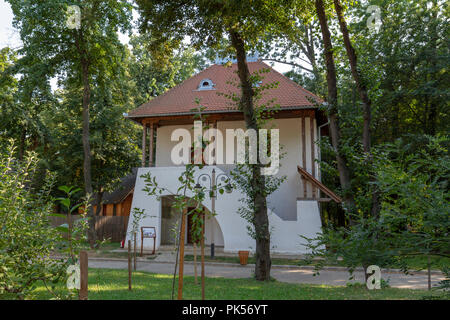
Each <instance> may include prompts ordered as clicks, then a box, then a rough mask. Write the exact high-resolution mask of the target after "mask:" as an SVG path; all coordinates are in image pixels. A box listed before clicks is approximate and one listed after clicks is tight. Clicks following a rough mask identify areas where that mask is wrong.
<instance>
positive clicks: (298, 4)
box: [137, 0, 307, 280]
mask: <svg viewBox="0 0 450 320" xmlns="http://www.w3.org/2000/svg"><path fill="white" fill-rule="evenodd" d="M137 3H138V7H139V12H140V14H141V20H140V28H141V30H142V31H143V32H146V31H149V32H150V33H151V34H152V35H153V36H154V38H155V42H154V47H156V48H158V46H159V45H160V44H161V43H165V42H167V41H169V40H170V41H182V40H183V39H184V37H185V36H189V37H190V40H191V42H192V43H193V45H194V46H195V47H197V48H201V47H203V48H204V47H212V48H218V47H220V46H221V45H222V48H223V43H224V42H223V41H222V40H223V38H224V36H228V41H226V43H227V45H226V46H225V48H224V50H223V51H222V55H223V56H226V55H229V54H233V55H234V56H236V58H237V65H238V77H239V81H240V87H241V97H240V104H239V110H241V111H242V112H243V114H244V119H245V124H246V127H247V128H251V129H258V123H257V120H256V118H255V114H254V111H253V109H254V108H253V107H254V106H253V97H254V92H253V88H252V77H251V75H250V73H249V70H248V66H247V60H246V53H247V51H248V50H249V48H252V49H255V48H256V47H258V46H260V47H261V45H262V40H263V39H264V38H265V37H266V36H267V35H268V34H271V35H277V36H293V35H292V33H293V32H292V30H293V29H292V28H291V26H292V24H293V20H292V19H291V18H292V17H293V16H294V15H293V14H294V13H295V12H299V11H301V10H302V9H304V8H305V7H307V5H306V3H307V2H306V1H305V2H303V1H288V0H287V1H283V2H282V3H280V2H279V1H252V2H251V3H248V2H236V1H215V2H205V1H191V2H189V3H186V2H185V1H137ZM260 169H261V165H259V164H257V165H254V166H253V167H252V182H251V183H252V187H253V189H254V191H256V190H264V189H265V178H264V176H263V175H261V173H260V172H261V171H260ZM255 194H256V192H255ZM254 210H255V212H254V215H255V219H254V227H255V232H257V233H259V234H260V235H261V236H260V237H258V238H257V240H256V266H255V274H256V279H257V280H269V279H270V266H271V260H270V235H269V229H268V228H269V221H268V217H267V202H266V199H265V197H264V196H262V195H257V196H256V197H255V201H254Z"/></svg>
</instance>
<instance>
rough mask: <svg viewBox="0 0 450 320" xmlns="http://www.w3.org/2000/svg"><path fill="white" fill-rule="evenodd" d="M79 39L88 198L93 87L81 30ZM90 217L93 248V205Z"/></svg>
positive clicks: (88, 192)
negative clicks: (90, 106)
mask: <svg viewBox="0 0 450 320" xmlns="http://www.w3.org/2000/svg"><path fill="white" fill-rule="evenodd" d="M76 39H77V43H76V46H77V49H78V53H79V54H80V63H81V75H82V82H83V130H82V141H83V153H84V159H83V177H84V191H85V194H86V196H88V195H89V196H91V197H92V195H93V193H92V177H91V146H90V143H89V105H90V102H91V86H90V83H89V60H88V58H87V54H86V50H85V49H84V48H82V45H83V42H84V40H83V33H82V30H81V29H80V30H79V33H78V37H77V38H76ZM88 217H89V230H88V238H89V244H90V246H91V248H93V247H94V246H95V241H96V234H95V221H94V208H93V206H92V202H91V205H90V206H89V208H88Z"/></svg>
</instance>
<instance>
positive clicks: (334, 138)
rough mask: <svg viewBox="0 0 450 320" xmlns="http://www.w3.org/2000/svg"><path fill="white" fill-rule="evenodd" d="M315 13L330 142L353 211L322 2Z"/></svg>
mask: <svg viewBox="0 0 450 320" xmlns="http://www.w3.org/2000/svg"><path fill="white" fill-rule="evenodd" d="M315 7H316V13H317V17H318V19H319V22H320V29H321V31H322V41H323V47H324V55H325V63H326V70H327V85H328V99H327V109H328V119H329V121H330V133H331V142H332V145H333V148H334V152H335V155H336V162H337V167H338V172H339V178H340V184H341V187H342V192H343V194H344V201H345V204H346V206H347V209H348V210H350V211H351V210H354V206H355V203H354V198H353V195H352V191H351V181H350V178H351V177H350V170H349V167H348V162H347V159H346V156H345V154H344V153H343V152H342V146H341V145H342V142H341V136H342V134H341V128H340V124H339V109H338V90H337V76H336V66H335V63H334V57H333V45H332V43H331V34H330V30H329V28H328V22H327V17H326V13H325V7H324V2H323V1H322V0H316V1H315Z"/></svg>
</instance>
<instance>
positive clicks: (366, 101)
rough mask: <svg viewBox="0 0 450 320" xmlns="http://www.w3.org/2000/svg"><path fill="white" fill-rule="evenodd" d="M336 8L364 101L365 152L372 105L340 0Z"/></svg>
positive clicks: (352, 68)
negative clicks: (359, 69) (360, 72)
mask: <svg viewBox="0 0 450 320" xmlns="http://www.w3.org/2000/svg"><path fill="white" fill-rule="evenodd" d="M334 8H335V10H336V13H337V17H338V20H339V27H340V29H341V32H342V36H343V38H344V45H345V50H346V51H347V56H348V61H349V62H350V68H351V70H352V75H353V79H354V80H355V83H356V87H357V88H358V93H359V96H360V97H361V101H362V103H363V118H364V125H363V139H362V141H363V148H364V152H370V140H371V137H370V120H371V105H372V102H371V101H370V98H369V95H368V93H367V87H366V85H365V83H364V81H363V79H361V75H360V74H359V71H358V57H357V55H356V51H355V48H353V45H352V43H351V41H350V36H349V33H348V28H347V23H346V22H345V19H344V15H343V12H342V5H341V3H340V1H339V0H334Z"/></svg>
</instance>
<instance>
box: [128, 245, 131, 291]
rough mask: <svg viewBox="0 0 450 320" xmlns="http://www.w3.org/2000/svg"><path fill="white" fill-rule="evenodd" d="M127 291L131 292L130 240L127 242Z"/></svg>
mask: <svg viewBox="0 0 450 320" xmlns="http://www.w3.org/2000/svg"><path fill="white" fill-rule="evenodd" d="M128 290H131V240H128Z"/></svg>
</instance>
